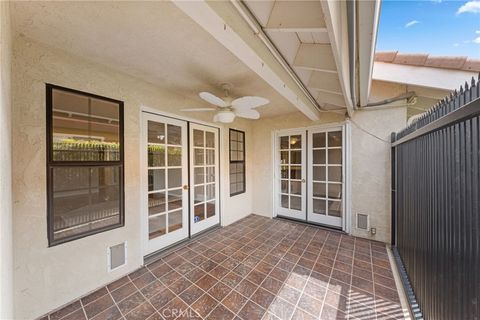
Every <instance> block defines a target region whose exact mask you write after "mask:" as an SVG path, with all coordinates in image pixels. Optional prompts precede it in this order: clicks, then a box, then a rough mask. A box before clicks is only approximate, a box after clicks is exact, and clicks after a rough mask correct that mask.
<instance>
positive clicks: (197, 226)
mask: <svg viewBox="0 0 480 320" xmlns="http://www.w3.org/2000/svg"><path fill="white" fill-rule="evenodd" d="M195 129H198V130H201V131H206V132H211V133H213V134H214V141H215V146H216V148H215V156H214V159H215V183H214V186H215V215H214V216H213V217H210V218H205V220H203V221H199V222H195V220H194V219H195V214H194V213H195V211H194V210H195V183H194V178H195V174H194V168H195V166H194V161H195V154H194V146H193V130H195ZM218 134H219V131H218V130H217V129H216V128H212V127H211V126H205V125H201V124H197V123H190V129H189V137H190V139H189V140H190V143H189V144H190V145H189V146H188V147H189V150H190V163H189V170H190V233H191V235H192V236H193V235H195V234H197V233H199V232H202V231H204V230H206V229H208V228H211V227H213V226H215V225H217V224H219V223H220V215H219V213H220V205H219V202H220V190H219V185H220V184H219V180H220V164H219V149H220V146H219V140H218ZM204 161H206V155H204ZM204 178H206V176H205V177H204ZM204 196H206V195H204ZM205 215H206V212H205Z"/></svg>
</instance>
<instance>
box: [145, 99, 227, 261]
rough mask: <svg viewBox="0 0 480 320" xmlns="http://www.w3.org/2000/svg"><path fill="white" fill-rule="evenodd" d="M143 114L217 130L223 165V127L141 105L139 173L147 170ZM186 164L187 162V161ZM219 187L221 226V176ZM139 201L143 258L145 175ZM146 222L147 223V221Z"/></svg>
mask: <svg viewBox="0 0 480 320" xmlns="http://www.w3.org/2000/svg"><path fill="white" fill-rule="evenodd" d="M144 114H152V115H157V116H161V117H166V118H172V119H176V120H183V121H186V122H189V123H190V124H192V123H198V124H203V125H205V126H209V127H212V128H216V129H217V130H218V134H219V142H218V144H219V155H220V156H219V168H220V167H222V166H223V164H224V163H225V162H226V158H225V152H222V151H223V148H224V131H225V128H224V127H223V125H220V124H217V123H211V122H207V121H202V120H198V119H195V118H191V117H185V116H179V115H177V114H174V113H170V112H166V111H162V110H159V109H157V108H152V107H149V106H145V105H142V106H141V107H140V110H139V113H138V116H139V119H140V121H139V130H140V139H141V141H140V142H141V143H140V150H139V154H138V156H139V161H140V167H139V169H140V171H139V172H140V173H144V172H146V170H147V169H146V168H147V164H146V161H147V159H146V153H145V152H143V151H144V149H143V148H144V147H143V143H144V142H143V141H146V139H147V138H146V133H147V131H146V128H144V122H143V115H144ZM187 162H188V161H187ZM224 172H225V171H221V170H220V174H222V175H224ZM219 180H220V181H219V185H220V187H219V188H218V190H219V196H218V199H219V205H218V208H219V210H220V213H219V219H220V224H221V225H223V222H224V217H223V214H224V212H225V207H224V206H225V201H222V197H223V196H224V194H223V193H222V192H221V191H220V190H227V189H225V188H226V187H227V186H226V181H228V180H227V179H226V178H224V177H223V176H220V179H219ZM139 188H140V190H139V191H140V192H139V194H140V201H139V207H137V208H138V209H137V210H138V212H139V215H137V217H138V219H139V221H140V223H139V232H140V237H141V239H142V240H141V241H140V244H141V252H142V256H143V257H145V256H147V255H148V254H150V253H149V252H148V246H147V241H145V237H147V238H148V223H145V221H144V220H145V217H146V215H147V211H148V204H147V209H146V210H145V203H144V202H145V200H144V199H146V198H147V194H148V192H147V190H148V179H147V177H146V176H145V175H143V174H140V186H139ZM147 222H148V221H147Z"/></svg>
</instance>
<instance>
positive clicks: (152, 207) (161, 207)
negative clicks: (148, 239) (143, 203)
mask: <svg viewBox="0 0 480 320" xmlns="http://www.w3.org/2000/svg"><path fill="white" fill-rule="evenodd" d="M165 211H166V206H165V192H156V193H151V194H149V195H148V215H153V214H157V213H162V212H165Z"/></svg>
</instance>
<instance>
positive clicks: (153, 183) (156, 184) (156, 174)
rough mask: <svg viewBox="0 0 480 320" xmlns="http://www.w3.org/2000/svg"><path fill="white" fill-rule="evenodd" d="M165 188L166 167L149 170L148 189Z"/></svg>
mask: <svg viewBox="0 0 480 320" xmlns="http://www.w3.org/2000/svg"><path fill="white" fill-rule="evenodd" d="M163 189H165V169H153V170H148V191H155V190H163Z"/></svg>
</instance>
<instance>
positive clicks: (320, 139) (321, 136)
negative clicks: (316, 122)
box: [312, 132, 325, 148]
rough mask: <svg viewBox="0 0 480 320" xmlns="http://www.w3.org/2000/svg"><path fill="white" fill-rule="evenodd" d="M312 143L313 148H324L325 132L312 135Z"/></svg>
mask: <svg viewBox="0 0 480 320" xmlns="http://www.w3.org/2000/svg"><path fill="white" fill-rule="evenodd" d="M312 142H313V147H314V148H325V132H320V133H314V134H313V141H312Z"/></svg>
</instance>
